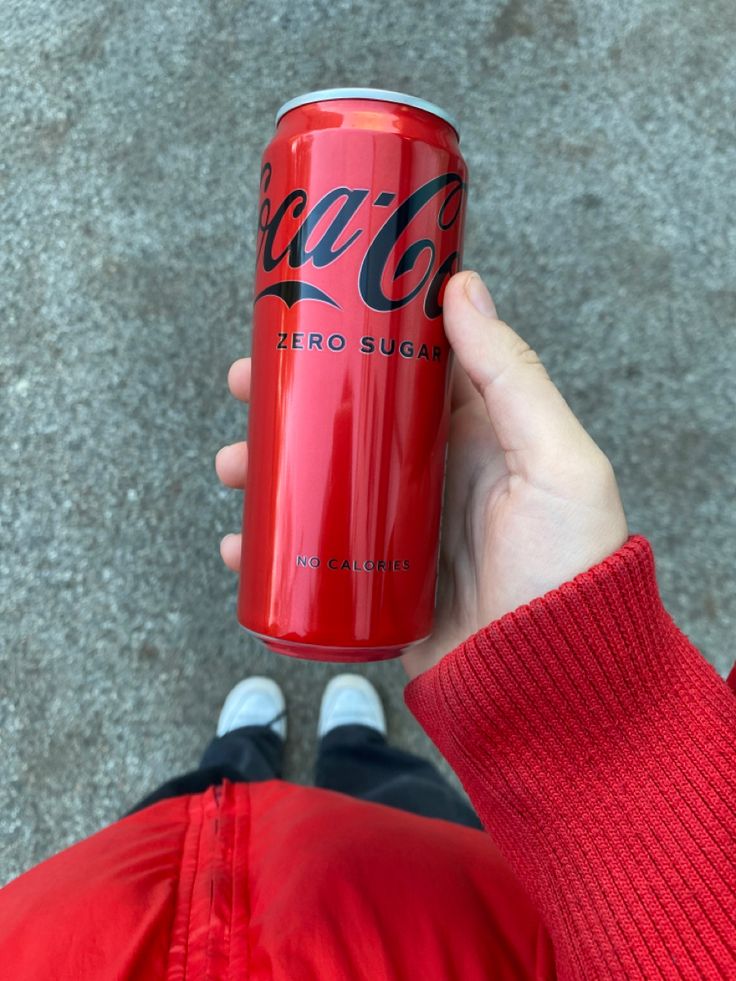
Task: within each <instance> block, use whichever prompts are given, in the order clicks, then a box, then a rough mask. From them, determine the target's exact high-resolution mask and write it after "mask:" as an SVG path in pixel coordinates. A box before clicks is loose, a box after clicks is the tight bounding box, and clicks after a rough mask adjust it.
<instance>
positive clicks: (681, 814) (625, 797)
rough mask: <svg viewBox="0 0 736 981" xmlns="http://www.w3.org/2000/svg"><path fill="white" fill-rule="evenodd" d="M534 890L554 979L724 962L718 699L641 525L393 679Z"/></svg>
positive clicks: (731, 818) (727, 769) (730, 724)
mask: <svg viewBox="0 0 736 981" xmlns="http://www.w3.org/2000/svg"><path fill="white" fill-rule="evenodd" d="M405 698H406V702H407V705H408V706H409V708H410V710H411V711H412V712H413V714H414V715H415V716H416V717H417V719H418V720H419V722H420V723H421V724H422V726H423V727H424V729H425V730H426V731H427V733H428V734H429V736H430V737H431V738H432V740H433V741H434V742H435V743H436V745H437V746H438V747H439V749H440V751H441V752H442V753H443V755H444V756H445V757H446V759H447V760H448V761H449V763H450V764H451V766H452V767H453V769H454V770H455V772H456V773H457V774H458V776H459V777H460V779H461V781H462V783H463V785H464V786H465V788H466V790H467V792H468V794H469V795H470V797H471V799H472V801H473V804H474V806H475V808H476V810H477V812H478V814H479V816H480V818H481V820H482V821H483V823H484V825H485V827H486V828H487V830H488V831H489V832H490V834H491V835H492V836H493V838H494V840H495V841H496V843H497V844H498V846H499V847H500V848H501V850H502V851H503V852H504V853H505V855H506V857H507V859H508V860H509V862H510V863H511V865H512V867H513V869H514V870H515V872H516V874H517V875H518V877H519V879H520V880H521V881H522V883H523V884H524V885H525V887H526V889H527V890H528V892H529V893H530V895H531V896H532V897H533V899H534V900H535V902H536V904H537V906H538V908H539V910H540V912H541V914H542V916H543V918H544V920H545V922H546V924H547V927H548V929H549V931H550V934H551V936H552V939H553V942H554V946H555V954H556V960H557V972H558V976H559V977H560V978H565V979H568V978H575V979H578V978H581V979H582V978H585V979H593V978H595V979H598V978H605V979H611V978H626V979H631V978H645V979H648V981H649V979H652V978H720V977H724V978H725V977H736V928H735V927H734V922H735V918H736V756H735V755H734V746H733V742H734V736H735V735H736V696H735V694H734V692H733V691H732V690H731V688H729V687H728V685H727V684H726V683H725V682H724V681H723V680H722V679H721V678H720V677H719V676H718V675H717V673H716V672H715V670H714V669H713V668H712V667H711V666H710V665H709V664H708V663H707V662H706V661H705V659H704V658H703V657H702V656H701V655H700V654H699V652H698V651H697V649H696V648H695V647H694V646H693V645H692V644H691V643H690V642H689V641H688V639H687V638H686V637H685V636H684V635H683V634H682V633H681V632H680V631H679V630H678V629H677V627H676V626H675V624H674V623H673V621H672V619H671V618H670V616H669V614H668V613H667V611H666V610H665V609H664V607H663V605H662V601H661V598H660V596H659V591H658V588H657V582H656V578H655V571H654V557H653V555H652V550H651V547H650V545H649V543H648V542H647V541H646V539H644V538H642V537H640V536H633V537H631V538H630V539H629V540H628V541H627V542H626V544H624V545H623V546H622V547H621V548H620V549H619V550H618V551H617V552H615V553H614V554H613V555H611V556H609V557H608V558H607V559H605V560H604V561H603V562H601V563H600V564H599V565H597V566H595V567H594V568H592V569H590V570H589V571H588V572H585V573H583V574H582V575H580V576H578V577H577V578H576V579H574V580H572V581H571V582H568V583H565V584H564V585H563V586H560V587H559V588H558V589H556V590H554V591H553V592H551V593H548V594H547V595H545V596H543V597H541V598H540V599H537V600H534V601H533V602H531V603H529V604H528V605H526V606H523V607H520V608H519V609H517V610H515V611H514V612H512V613H509V614H507V615H506V616H504V617H502V618H501V619H499V620H496V621H494V622H493V623H491V624H489V625H488V626H487V627H484V628H482V629H481V630H479V631H478V632H477V633H476V634H474V635H473V636H472V637H469V638H468V639H467V640H466V641H464V643H462V644H460V645H459V646H458V647H457V648H455V649H454V650H453V651H452V652H451V653H449V654H448V655H447V656H446V657H444V658H443V659H442V661H440V663H439V664H437V665H436V666H435V667H433V668H432V669H430V670H429V671H427V672H425V673H424V674H422V675H420V676H419V677H418V678H416V679H414V681H412V682H411V683H410V684H409V685H408V686H407V688H406V693H405Z"/></svg>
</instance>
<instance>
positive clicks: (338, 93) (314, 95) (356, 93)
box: [276, 88, 460, 139]
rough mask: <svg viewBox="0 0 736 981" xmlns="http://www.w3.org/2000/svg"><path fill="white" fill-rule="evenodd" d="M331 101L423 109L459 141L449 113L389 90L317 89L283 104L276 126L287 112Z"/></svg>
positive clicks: (425, 101) (455, 123)
mask: <svg viewBox="0 0 736 981" xmlns="http://www.w3.org/2000/svg"><path fill="white" fill-rule="evenodd" d="M331 99H375V100H376V101H377V102H398V103H400V104H401V105H404V106H411V107H412V108H413V109H423V110H424V111H425V112H429V113H431V114H432V115H433V116H437V117H439V119H443V120H444V121H445V122H446V123H449V124H450V126H452V128H453V129H454V130H455V134H456V136H457V138H458V139H460V130H459V127H458V122H457V119H456V118H455V117H454V116H452V115H450V113H449V112H445V110H444V109H441V108H440V107H439V106H437V105H435V104H434V102H427V100H426V99H419V98H417V96H414V95H407V94H406V93H405V92H392V91H390V90H389V89H360V88H347V89H318V90H317V91H315V92H305V93H304V95H298V96H296V98H294V99H289V101H288V102H285V103H284V104H283V105H282V106H281V108H280V109H279V111H278V112H277V113H276V125H277V126H278V123H279V120H280V119H281V117H282V116H285V115H286V113H287V112H290V111H291V110H292V109H296V108H297V107H298V106H305V105H307V104H308V103H310V102H327V101H328V100H331Z"/></svg>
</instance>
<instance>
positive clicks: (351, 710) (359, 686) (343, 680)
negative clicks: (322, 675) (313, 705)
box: [317, 674, 386, 739]
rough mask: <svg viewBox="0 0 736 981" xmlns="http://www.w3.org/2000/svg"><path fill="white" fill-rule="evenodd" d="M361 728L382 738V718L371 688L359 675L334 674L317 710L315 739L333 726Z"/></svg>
mask: <svg viewBox="0 0 736 981" xmlns="http://www.w3.org/2000/svg"><path fill="white" fill-rule="evenodd" d="M350 725H361V726H370V727H371V729H378V731H379V732H382V733H383V734H384V736H385V735H386V716H385V715H384V713H383V705H382V704H381V698H380V695H379V694H378V692H377V691H376V689H375V688H374V687H373V685H372V684H371V683H370V681H368V679H367V678H364V677H363V676H362V675H359V674H338V675H337V677H335V678H333V679H332V681H331V682H330V683H329V684H328V685H327V687H326V688H325V692H324V695H323V696H322V704H321V705H320V709H319V724H318V725H317V736H318V737H319V738H320V739H321V738H322V737H323V736H326V735H327V733H328V732H330V730H332V729H336V728H337V726H350Z"/></svg>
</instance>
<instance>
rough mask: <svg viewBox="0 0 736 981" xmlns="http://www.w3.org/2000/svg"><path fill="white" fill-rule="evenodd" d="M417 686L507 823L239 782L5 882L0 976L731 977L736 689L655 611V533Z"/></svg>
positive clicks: (459, 762) (495, 813) (437, 730)
mask: <svg viewBox="0 0 736 981" xmlns="http://www.w3.org/2000/svg"><path fill="white" fill-rule="evenodd" d="M406 700H407V704H408V705H409V707H410V708H411V710H412V711H413V712H414V714H415V715H416V716H417V718H418V719H419V720H420V721H421V722H422V724H423V725H424V726H425V728H426V729H427V731H428V732H429V734H430V735H431V736H432V738H433V739H434V740H435V741H436V743H437V744H438V746H439V747H440V748H441V750H442V751H443V753H444V754H445V756H446V757H447V758H448V760H449V761H450V762H451V764H452V765H453V767H454V768H455V770H456V772H457V773H458V774H459V775H460V777H461V779H462V780H463V783H464V784H465V786H466V788H467V790H468V792H469V793H470V795H471V797H472V799H473V801H474V804H475V806H476V808H477V810H478V812H479V814H480V815H481V817H482V819H483V821H484V824H485V825H486V827H487V828H488V830H489V831H490V835H491V836H492V837H489V836H487V835H485V834H483V833H482V832H479V831H473V830H470V829H466V828H461V827H458V826H455V825H450V824H447V823H445V822H443V821H436V820H429V819H427V818H419V817H415V816H413V815H409V814H405V813H403V812H401V811H397V810H393V809H391V808H387V807H382V806H380V805H375V804H367V803H363V802H360V801H357V800H353V799H352V798H349V797H345V796H343V795H341V794H336V793H331V792H329V791H322V790H314V789H311V788H304V787H297V786H293V785H289V784H286V783H282V782H280V781H269V782H267V783H260V784H251V785H244V784H231V783H224V784H223V785H222V787H220V788H215V789H210V790H208V791H206V792H205V793H203V794H198V795H193V796H190V797H180V798H174V799H171V800H167V801H163V802H161V803H158V804H155V805H153V806H151V807H149V808H147V809H146V810H145V811H142V812H140V813H138V814H135V815H133V816H131V817H128V818H125V819H123V820H121V821H119V822H117V823H116V824H114V825H112V826H111V827H109V828H106V829H104V830H103V831H101V832H99V833H98V834H97V835H94V836H93V837H91V838H89V839H87V840H86V841H83V842H81V843H80V844H78V845H75V846H73V847H72V848H70V849H67V850H66V851H64V852H62V853H61V854H59V855H56V856H55V857H53V858H51V859H49V860H48V861H46V862H44V863H42V864H41V865H39V866H37V867H36V868H35V869H32V870H31V871H30V872H27V873H26V874H25V875H23V876H21V877H20V878H19V879H16V880H15V881H14V882H12V883H10V885H8V886H6V887H5V889H3V890H2V891H0V977H2V979H3V981H5V979H6V978H7V979H8V981H30V979H34V981H35V979H39V981H55V979H64V981H67V979H74V981H84V979H104V981H113V979H139V978H143V979H149V978H150V979H154V978H156V979H157V978H162V979H163V978H166V979H170V981H173V979H197V981H200V979H202V981H204V979H212V981H220V979H223V981H224V979H236V978H237V979H245V978H250V979H258V981H260V979H274V981H282V979H283V981H287V979H288V981H331V979H340V981H343V979H348V981H362V979H365V981H382V979H396V981H405V979H406V981H414V979H417V981H434V979H437V981H446V979H457V981H474V979H479V981H480V979H489V978H508V979H512V978H513V979H517V978H551V977H555V976H556V977H560V978H580V979H582V978H585V979H590V978H601V979H603V978H605V979H610V978H627V979H629V978H646V979H651V978H683V977H684V978H720V977H723V978H725V977H736V931H735V930H734V914H736V861H735V860H736V817H735V811H736V808H735V804H736V765H735V757H734V752H733V739H734V735H736V698H735V697H734V694H733V692H732V691H731V690H730V689H729V687H728V686H727V685H726V684H725V683H724V682H723V681H722V680H721V679H720V678H719V677H718V676H717V675H716V673H715V672H714V671H713V669H712V668H711V667H710V666H709V665H708V664H707V663H706V661H705V660H704V659H703V658H702V657H701V656H700V654H698V652H697V651H696V650H695V648H694V647H693V646H692V645H691V644H690V643H689V641H688V640H687V639H686V638H685V637H684V636H683V635H682V634H681V633H680V632H679V631H678V630H677V628H676V627H675V626H674V624H673V623H672V621H671V619H670V618H669V616H668V615H667V613H666V612H665V610H664V609H663V607H662V604H661V601H660V599H659V595H658V592H657V588H656V581H655V577H654V562H653V558H652V555H651V550H650V548H649V546H648V544H647V542H646V541H645V540H644V539H642V538H632V539H630V540H629V542H628V543H627V544H626V545H625V546H624V547H623V548H621V549H620V550H619V551H618V552H616V553H615V554H614V555H613V556H611V557H609V558H608V559H606V560H605V561H604V562H602V563H601V564H600V565H598V566H596V567H595V568H594V569H592V570H590V571H589V572H587V573H585V574H583V575H582V576H579V577H578V578H577V579H575V580H574V581H573V582H571V583H567V584H565V585H564V586H562V587H561V588H560V589H558V590H555V591H554V592H553V593H550V594H548V595H547V596H545V597H543V598H541V599H539V600H535V601H534V602H533V603H531V604H529V605H528V606H525V607H522V608H520V609H519V610H517V611H515V612H514V613H511V614H509V615H507V616H505V617H503V618H502V619H501V620H499V621H496V622H495V623H492V624H490V625H489V626H488V627H485V628H484V629H482V630H480V631H478V633H477V634H475V635H474V636H473V637H471V638H469V639H468V640H467V641H465V643H464V644H461V645H460V646H459V647H458V648H456V649H455V650H454V651H453V652H451V653H450V654H449V655H448V656H447V657H445V658H444V659H443V661H442V662H441V663H440V664H439V665H437V666H436V667H435V668H433V669H432V670H430V671H428V672H426V674H424V675H422V676H420V677H419V678H417V679H416V680H414V681H413V682H411V683H410V685H409V686H408V688H407V692H406ZM502 856H503V857H502ZM537 910H538V911H539V912H537Z"/></svg>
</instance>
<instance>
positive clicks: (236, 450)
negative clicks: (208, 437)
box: [215, 442, 248, 490]
mask: <svg viewBox="0 0 736 981" xmlns="http://www.w3.org/2000/svg"><path fill="white" fill-rule="evenodd" d="M215 471H216V472H217V476H218V477H219V478H220V480H221V481H222V482H223V484H224V485H225V486H226V487H238V488H240V489H241V490H242V489H243V488H244V487H245V480H246V477H247V476H248V444H247V443H245V442H242V443H231V444H230V446H223V447H222V449H221V450H220V451H219V452H218V454H217V456H216V457H215Z"/></svg>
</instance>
